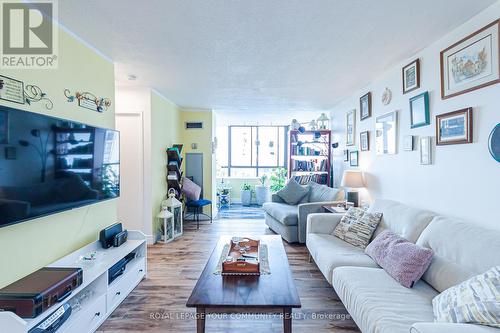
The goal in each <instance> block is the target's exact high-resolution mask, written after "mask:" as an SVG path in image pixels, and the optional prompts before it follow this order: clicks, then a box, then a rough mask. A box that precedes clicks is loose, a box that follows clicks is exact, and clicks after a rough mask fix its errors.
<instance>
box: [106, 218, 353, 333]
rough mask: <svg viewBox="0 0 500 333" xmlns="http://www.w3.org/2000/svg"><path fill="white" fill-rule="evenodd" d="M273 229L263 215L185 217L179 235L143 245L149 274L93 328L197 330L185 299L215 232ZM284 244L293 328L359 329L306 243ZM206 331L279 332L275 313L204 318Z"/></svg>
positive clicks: (165, 332)
mask: <svg viewBox="0 0 500 333" xmlns="http://www.w3.org/2000/svg"><path fill="white" fill-rule="evenodd" d="M263 234H272V232H271V231H270V230H269V229H268V228H267V227H266V225H265V223H264V221H263V220H217V221H214V222H213V224H211V225H210V224H208V223H207V222H204V223H203V225H201V226H200V229H199V230H196V227H195V225H194V223H192V222H186V225H185V230H184V235H183V236H182V237H181V238H179V239H178V240H176V241H174V242H172V243H170V244H166V245H165V244H157V245H152V246H149V247H148V251H149V253H148V278H147V279H146V280H144V281H143V282H141V284H140V285H139V286H138V287H137V288H136V289H135V290H134V291H133V292H132V293H131V294H130V295H129V296H128V297H127V298H126V299H125V300H124V302H123V303H122V304H121V305H120V307H118V308H117V309H116V310H115V312H114V313H113V315H112V316H111V317H110V318H109V319H108V320H107V321H106V322H104V324H103V325H102V326H101V327H100V328H99V330H98V332H113V333H117V332H158V333H159V332H162V333H170V332H172V333H177V332H196V320H195V319H194V317H193V316H194V309H188V308H186V306H185V305H186V301H187V299H188V297H189V295H190V294H191V290H192V289H193V287H194V285H195V284H196V280H197V278H198V277H199V275H200V273H201V271H202V270H203V268H204V266H205V263H206V261H207V259H208V257H209V254H210V252H211V251H212V249H213V247H214V246H215V244H216V242H217V239H218V237H219V236H220V235H240V236H255V235H263ZM284 244H285V249H286V252H287V255H288V260H289V262H290V266H291V269H292V273H293V276H294V279H295V283H296V285H297V289H298V292H299V295H300V299H301V302H302V308H301V309H298V310H294V320H293V332H303V333H305V332H314V333H323V332H330V333H342V332H359V330H358V328H357V327H356V324H355V323H354V322H353V321H352V319H350V317H349V315H348V314H347V311H346V310H345V308H344V306H343V305H342V303H341V302H339V301H336V300H335V299H334V298H333V289H332V288H331V286H330V285H329V284H328V282H327V281H326V280H325V278H324V277H323V275H322V274H321V272H320V271H319V270H318V268H317V267H316V265H315V264H314V263H309V262H308V253H307V249H306V247H305V246H302V245H289V244H287V243H286V242H284ZM206 328H207V330H206V331H207V333H215V332H238V333H247V332H251V333H258V332H259V333H260V332H282V330H283V328H282V320H281V318H279V317H274V318H273V317H265V318H257V317H255V316H253V317H252V316H248V317H245V318H238V319H235V318H212V317H210V318H208V319H207V324H206Z"/></svg>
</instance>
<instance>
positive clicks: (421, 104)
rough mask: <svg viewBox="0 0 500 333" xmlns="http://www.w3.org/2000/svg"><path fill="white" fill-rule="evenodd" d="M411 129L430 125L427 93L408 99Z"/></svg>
mask: <svg viewBox="0 0 500 333" xmlns="http://www.w3.org/2000/svg"><path fill="white" fill-rule="evenodd" d="M410 119H411V128H417V127H422V126H427V125H430V123H431V117H430V113H429V92H427V91H426V92H424V93H422V94H420V95H417V96H415V97H412V98H410Z"/></svg>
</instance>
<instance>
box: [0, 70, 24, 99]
mask: <svg viewBox="0 0 500 333" xmlns="http://www.w3.org/2000/svg"><path fill="white" fill-rule="evenodd" d="M0 99H3V100H5V101H9V102H14V103H18V104H24V103H25V98H24V82H22V81H19V80H16V79H12V78H10V77H7V76H4V75H0Z"/></svg>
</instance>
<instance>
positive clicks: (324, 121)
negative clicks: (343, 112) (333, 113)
mask: <svg viewBox="0 0 500 333" xmlns="http://www.w3.org/2000/svg"><path fill="white" fill-rule="evenodd" d="M329 121H330V119H328V117H327V115H326V114H325V113H322V114H321V116H319V118H318V124H319V129H320V130H326V129H328V122H329Z"/></svg>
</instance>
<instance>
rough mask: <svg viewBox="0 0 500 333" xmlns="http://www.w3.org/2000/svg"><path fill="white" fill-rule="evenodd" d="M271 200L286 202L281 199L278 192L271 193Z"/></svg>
mask: <svg viewBox="0 0 500 333" xmlns="http://www.w3.org/2000/svg"><path fill="white" fill-rule="evenodd" d="M271 202H277V203H284V202H285V201H284V200H283V199H281V197H280V196H279V195H277V194H276V193H273V194H271Z"/></svg>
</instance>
